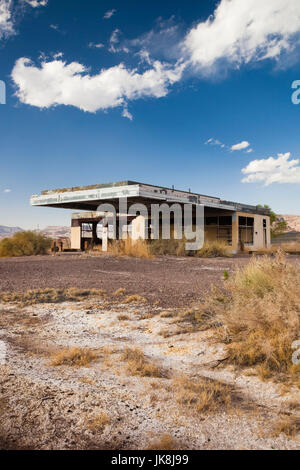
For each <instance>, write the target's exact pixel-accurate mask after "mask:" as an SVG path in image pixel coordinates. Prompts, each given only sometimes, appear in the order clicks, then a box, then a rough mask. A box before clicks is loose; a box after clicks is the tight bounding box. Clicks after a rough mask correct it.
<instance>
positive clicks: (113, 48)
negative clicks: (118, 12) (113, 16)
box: [108, 29, 129, 53]
mask: <svg viewBox="0 0 300 470" xmlns="http://www.w3.org/2000/svg"><path fill="white" fill-rule="evenodd" d="M120 34H121V31H120V30H119V29H115V30H114V31H113V32H112V34H111V36H110V39H109V44H110V47H109V49H108V50H109V52H113V53H116V52H126V53H128V52H129V49H128V47H127V46H125V45H121V46H117V44H118V43H119V42H120V39H119V36H120Z"/></svg>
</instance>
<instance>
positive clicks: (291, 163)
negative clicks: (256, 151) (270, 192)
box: [242, 152, 300, 186]
mask: <svg viewBox="0 0 300 470" xmlns="http://www.w3.org/2000/svg"><path fill="white" fill-rule="evenodd" d="M290 156H291V154H290V152H288V153H278V155H277V158H273V157H269V158H267V159H262V160H253V161H252V162H250V163H249V165H247V166H246V168H243V169H242V173H243V174H244V175H248V176H246V177H245V178H243V179H242V182H243V183H255V182H264V184H265V186H269V185H270V184H272V183H300V166H299V159H296V160H291V159H290Z"/></svg>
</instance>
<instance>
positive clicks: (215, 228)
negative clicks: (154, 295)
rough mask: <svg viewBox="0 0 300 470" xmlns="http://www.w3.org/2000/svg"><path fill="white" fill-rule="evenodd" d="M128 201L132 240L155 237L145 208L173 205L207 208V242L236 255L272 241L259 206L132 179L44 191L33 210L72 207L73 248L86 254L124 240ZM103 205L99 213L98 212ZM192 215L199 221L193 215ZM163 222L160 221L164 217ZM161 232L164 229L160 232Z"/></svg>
mask: <svg viewBox="0 0 300 470" xmlns="http://www.w3.org/2000/svg"><path fill="white" fill-rule="evenodd" d="M124 200H126V207H128V211H127V213H126V220H127V225H125V232H126V233H127V234H129V236H130V237H131V238H132V239H133V240H137V239H140V238H141V239H149V238H151V237H152V234H153V227H152V226H151V220H152V219H151V220H150V216H148V215H147V213H148V212H147V213H146V212H145V211H144V212H143V210H142V209H141V207H145V208H146V209H149V210H150V209H151V207H152V206H153V205H158V204H159V205H164V206H165V207H166V206H168V207H169V208H170V216H171V217H172V207H173V205H174V204H176V205H177V206H182V207H183V206H186V205H189V206H190V208H191V211H192V214H195V213H196V209H197V206H202V207H203V221H204V223H203V232H204V241H214V240H222V241H224V242H226V243H227V244H228V245H229V246H231V247H232V253H233V254H236V253H238V252H240V251H243V250H247V251H258V250H261V249H264V248H268V247H269V246H270V243H271V238H270V211H269V210H268V209H264V208H261V207H258V206H250V205H247V204H241V203H237V202H230V201H224V200H221V199H220V198H217V197H211V196H205V195H202V194H197V193H192V192H190V191H180V190H177V189H174V187H173V188H165V187H160V186H153V185H150V184H143V183H138V182H134V181H122V182H117V183H108V184H98V185H93V186H84V187H74V188H63V189H54V190H47V191H42V193H41V194H40V195H33V196H32V197H31V199H30V202H31V205H32V206H41V207H53V208H62V209H72V210H75V211H80V212H76V213H74V214H73V215H72V222H71V248H72V249H73V250H83V249H84V248H85V247H87V246H88V245H91V244H93V245H96V244H103V245H104V244H106V243H107V238H110V237H111V238H117V239H118V238H123V232H122V231H124V227H123V225H122V230H121V231H120V230H119V224H120V221H121V219H122V217H124V215H125V214H124V205H123V201H124ZM99 206H100V207H101V210H99ZM192 217H196V216H195V215H194V216H192ZM159 220H160V223H161V217H160V219H159ZM158 233H161V232H160V229H158Z"/></svg>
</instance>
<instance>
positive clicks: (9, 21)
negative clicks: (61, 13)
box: [0, 0, 48, 40]
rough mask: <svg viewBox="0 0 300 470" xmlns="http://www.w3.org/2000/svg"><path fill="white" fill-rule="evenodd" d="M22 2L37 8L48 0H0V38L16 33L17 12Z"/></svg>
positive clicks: (44, 4)
mask: <svg viewBox="0 0 300 470" xmlns="http://www.w3.org/2000/svg"><path fill="white" fill-rule="evenodd" d="M24 3H25V4H28V5H30V6H31V7H33V8H37V7H41V6H46V5H47V3H48V0H0V40H1V39H6V38H8V37H9V36H13V35H14V34H16V29H15V23H16V17H17V12H18V11H19V7H20V5H21V4H23V5H24Z"/></svg>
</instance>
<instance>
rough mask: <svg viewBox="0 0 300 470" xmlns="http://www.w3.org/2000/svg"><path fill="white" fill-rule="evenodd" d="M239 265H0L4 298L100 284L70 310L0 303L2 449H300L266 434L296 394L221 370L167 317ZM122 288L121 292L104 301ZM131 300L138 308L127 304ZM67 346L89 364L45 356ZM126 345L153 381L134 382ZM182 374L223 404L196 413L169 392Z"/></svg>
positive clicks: (195, 334)
mask: <svg viewBox="0 0 300 470" xmlns="http://www.w3.org/2000/svg"><path fill="white" fill-rule="evenodd" d="M248 260H249V258H234V259H211V260H198V259H175V258H165V259H156V260H135V259H130V260H128V259H115V258H109V257H105V258H104V257H103V258H102V257H100V258H86V257H75V256H69V255H68V256H65V257H44V258H42V257H41V258H28V259H15V260H13V259H9V260H4V261H3V260H1V261H0V288H1V290H9V289H12V290H21V289H22V290H26V289H28V288H39V287H78V288H79V287H84V288H86V287H97V288H103V289H106V290H107V292H108V294H107V296H105V297H103V298H99V299H97V300H93V301H89V300H86V301H84V302H77V303H75V302H64V303H60V304H42V305H33V306H27V307H20V306H18V305H15V304H0V311H1V316H0V346H1V347H2V350H0V364H2V365H0V448H1V449H120V450H122V449H147V448H149V447H150V448H153V447H154V448H160V447H161V446H165V448H173V449H300V441H299V438H300V436H299V435H298V436H297V435H296V436H295V435H294V436H290V437H287V436H286V435H285V434H283V433H278V432H275V430H276V428H277V427H278V423H279V422H281V421H282V420H285V419H287V418H288V417H289V416H290V414H291V406H292V404H293V407H295V406H298V404H299V398H300V397H299V390H298V391H297V390H294V389H290V390H284V389H283V387H282V385H281V384H275V383H272V382H271V381H267V382H262V381H261V380H260V379H259V378H258V377H257V376H256V375H254V374H253V371H251V370H248V371H245V372H244V373H241V371H238V370H235V369H234V368H232V366H226V367H223V365H222V363H221V362H220V361H221V360H222V359H223V358H224V347H223V346H222V345H221V344H219V343H218V342H217V341H216V336H215V330H214V329H210V330H206V331H193V330H190V329H189V328H188V325H185V324H184V323H178V321H176V317H174V311H175V310H176V307H182V306H188V305H189V304H191V303H192V301H193V300H196V299H197V298H199V296H201V295H202V294H203V292H204V291H205V290H206V289H208V287H209V286H210V284H211V283H214V284H216V283H220V282H221V281H222V278H223V273H224V270H228V271H229V272H232V271H233V270H234V269H235V268H236V267H237V266H239V265H243V264H245V263H247V262H248ZM293 262H299V258H293ZM119 288H125V289H126V293H123V295H119V296H118V297H116V296H113V295H112V292H113V291H115V290H116V289H119ZM128 294H139V295H142V296H144V297H145V298H146V299H147V301H143V300H142V299H140V300H139V299H137V301H136V302H133V303H126V302H125V299H126V296H127V295H128ZM157 301H158V302H157ZM66 347H80V348H89V349H91V350H93V351H95V352H96V353H97V354H96V357H95V359H94V360H93V361H91V363H90V364H89V365H84V366H81V367H74V366H70V365H59V366H54V365H53V364H52V363H51V358H52V355H53V354H56V353H57V352H59V351H61V350H62V349H63V348H66ZM126 347H138V348H139V349H140V350H141V351H143V352H144V354H145V356H146V358H147V360H149V361H150V362H151V363H153V364H154V365H155V366H156V367H157V368H159V370H161V371H162V373H161V376H159V377H139V376H135V375H133V373H132V372H130V370H129V369H128V367H127V366H128V364H127V363H126V360H125V359H124V357H123V356H122V354H123V352H124V349H125V348H126ZM0 349H1V348H0ZM1 351H2V353H1ZM1 354H2V355H1ZM181 376H183V377H185V380H193V381H196V382H197V381H198V380H202V379H203V378H209V379H211V380H212V381H220V382H221V383H222V384H224V385H228V390H229V392H228V393H229V395H230V402H229V403H228V404H226V406H225V405H222V404H221V405H220V406H218V407H216V409H215V410H210V411H201V412H200V411H197V410H195V407H194V406H193V403H192V402H191V403H189V402H188V401H187V402H185V403H183V402H182V401H180V400H179V396H178V390H177V391H176V389H175V388H174V383H175V382H174V379H175V380H176V377H181ZM295 404H296V405H295ZM103 417H104V418H103ZM166 443H167V444H166Z"/></svg>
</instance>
